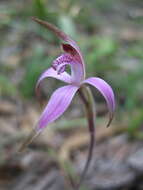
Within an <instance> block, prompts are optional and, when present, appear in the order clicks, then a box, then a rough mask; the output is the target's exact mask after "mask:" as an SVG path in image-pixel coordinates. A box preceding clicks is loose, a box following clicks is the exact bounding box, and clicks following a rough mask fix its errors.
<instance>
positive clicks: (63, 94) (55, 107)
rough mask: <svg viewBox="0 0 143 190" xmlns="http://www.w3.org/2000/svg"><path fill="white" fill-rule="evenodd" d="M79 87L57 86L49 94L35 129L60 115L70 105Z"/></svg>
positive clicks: (38, 129)
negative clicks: (50, 94)
mask: <svg viewBox="0 0 143 190" xmlns="http://www.w3.org/2000/svg"><path fill="white" fill-rule="evenodd" d="M78 88H79V87H77V86H74V85H68V86H64V87H61V88H58V89H57V90H56V91H55V92H54V93H53V95H52V96H51V98H50V100H49V103H48V104H47V106H46V108H45V109H44V111H43V113H42V115H41V117H40V120H39V122H38V125H37V131H41V130H42V129H44V128H45V127H46V126H47V125H48V124H49V123H51V122H53V121H55V120H56V119H57V118H58V117H60V116H61V115H62V114H63V113H64V112H65V111H66V109H67V108H68V106H69V105H70V103H71V101H72V99H73V97H74V95H75V93H76V92H77V90H78Z"/></svg>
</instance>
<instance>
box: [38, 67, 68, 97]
mask: <svg viewBox="0 0 143 190" xmlns="http://www.w3.org/2000/svg"><path fill="white" fill-rule="evenodd" d="M48 77H52V78H56V79H58V80H61V81H63V82H66V83H71V76H70V75H69V74H68V73H67V72H63V73H61V74H60V75H58V74H57V71H55V70H54V69H53V68H49V69H47V70H46V71H45V72H43V73H42V74H41V76H40V77H39V79H38V82H37V84H36V94H37V95H38V94H39V87H40V84H41V82H42V81H43V80H44V79H45V78H48Z"/></svg>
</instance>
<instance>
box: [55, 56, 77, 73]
mask: <svg viewBox="0 0 143 190" xmlns="http://www.w3.org/2000/svg"><path fill="white" fill-rule="evenodd" d="M72 61H73V56H72V55H70V54H68V53H65V54H62V55H61V56H59V57H58V58H57V59H55V60H54V61H53V63H52V67H53V69H55V70H56V71H57V73H58V74H61V73H63V72H64V71H65V68H66V65H68V64H71V63H72Z"/></svg>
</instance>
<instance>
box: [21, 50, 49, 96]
mask: <svg viewBox="0 0 143 190" xmlns="http://www.w3.org/2000/svg"><path fill="white" fill-rule="evenodd" d="M49 63H51V59H49V58H48V56H44V52H43V48H42V47H36V48H35V49H34V51H33V55H32V56H31V57H29V59H28V60H27V61H26V66H25V76H24V79H23V81H22V84H21V85H22V86H21V87H20V88H21V93H22V94H23V96H25V97H27V98H31V97H33V95H35V85H36V82H37V80H38V78H39V76H40V74H41V73H42V72H43V71H44V70H45V69H47V68H48V67H49Z"/></svg>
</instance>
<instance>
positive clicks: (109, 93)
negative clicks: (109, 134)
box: [83, 77, 115, 127]
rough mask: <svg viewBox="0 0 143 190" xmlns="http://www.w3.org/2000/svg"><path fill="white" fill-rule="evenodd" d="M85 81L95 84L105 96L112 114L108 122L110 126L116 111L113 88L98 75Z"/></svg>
mask: <svg viewBox="0 0 143 190" xmlns="http://www.w3.org/2000/svg"><path fill="white" fill-rule="evenodd" d="M85 83H88V84H90V85H92V86H94V87H95V88H96V89H97V90H99V92H100V93H101V94H102V95H103V97H104V98H105V100H106V102H107V106H108V109H109V114H110V118H109V122H108V124H107V127H108V126H109V125H110V123H111V121H112V119H113V113H114V111H115V98H114V93H113V90H112V88H111V87H110V86H109V84H107V83H106V82H105V81H104V80H103V79H101V78H97V77H91V78H88V79H86V80H85V81H83V84H85Z"/></svg>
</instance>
